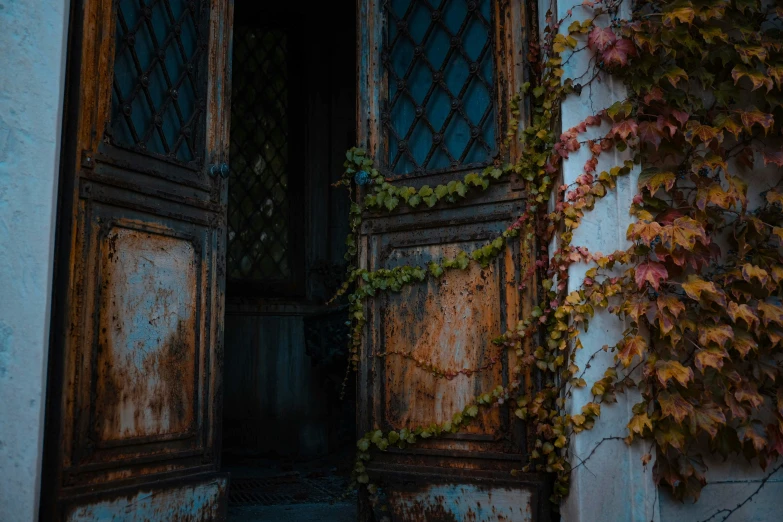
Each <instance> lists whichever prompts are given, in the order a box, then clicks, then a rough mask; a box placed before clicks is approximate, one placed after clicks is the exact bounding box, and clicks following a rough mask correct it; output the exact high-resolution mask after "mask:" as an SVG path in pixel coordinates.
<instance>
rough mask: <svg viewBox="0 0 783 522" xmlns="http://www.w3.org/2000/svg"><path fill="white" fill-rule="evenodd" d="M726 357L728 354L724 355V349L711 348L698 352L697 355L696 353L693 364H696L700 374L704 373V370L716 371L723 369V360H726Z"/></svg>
mask: <svg viewBox="0 0 783 522" xmlns="http://www.w3.org/2000/svg"><path fill="white" fill-rule="evenodd" d="M728 356H729V354H728V353H726V350H725V349H724V348H718V347H715V346H713V347H711V348H707V349H704V350H699V351H698V353H696V357H695V358H694V362H695V363H696V368H698V369H699V371H700V372H701V373H704V370H705V369H706V368H715V369H716V370H720V369H721V368H723V359H726V358H727V357H728Z"/></svg>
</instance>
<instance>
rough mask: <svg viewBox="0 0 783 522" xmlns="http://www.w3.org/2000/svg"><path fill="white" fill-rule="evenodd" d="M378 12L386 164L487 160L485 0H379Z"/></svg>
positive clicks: (401, 169)
mask: <svg viewBox="0 0 783 522" xmlns="http://www.w3.org/2000/svg"><path fill="white" fill-rule="evenodd" d="M384 13H385V15H386V19H387V28H388V29H387V33H386V41H385V44H384V50H383V53H382V56H381V60H382V62H383V64H384V68H385V71H386V76H387V83H388V100H387V103H386V106H385V109H384V110H383V112H382V115H381V121H382V124H383V128H384V132H385V138H386V143H387V147H388V161H389V164H388V168H389V170H390V171H391V172H393V173H395V174H406V173H417V174H419V173H423V172H424V171H432V170H442V169H448V168H457V167H465V166H470V167H474V166H478V165H485V164H487V163H488V160H489V159H490V158H491V156H492V154H493V152H494V150H495V148H496V139H495V134H496V130H495V125H496V122H495V119H496V118H495V104H494V93H495V90H494V71H493V38H492V34H493V31H492V8H491V2H490V0H385V2H384Z"/></svg>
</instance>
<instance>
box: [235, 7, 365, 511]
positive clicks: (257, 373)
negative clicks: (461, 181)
mask: <svg viewBox="0 0 783 522" xmlns="http://www.w3.org/2000/svg"><path fill="white" fill-rule="evenodd" d="M259 4H261V3H259V2H255V1H253V0H236V2H235V9H236V11H235V16H234V29H233V31H234V41H233V52H232V107H231V151H230V177H229V197H228V243H227V247H228V248H227V269H226V271H227V274H226V278H227V285H226V318H225V341H224V346H225V352H224V369H223V372H224V373H223V397H224V399H223V410H222V417H223V421H222V423H223V424H222V428H223V429H222V447H223V455H222V463H223V465H222V467H223V469H224V470H225V471H229V472H231V486H230V492H231V493H230V499H229V519H230V520H262V519H272V518H281V517H282V518H281V519H283V520H285V519H286V518H285V516H286V515H285V514H286V513H289V514H290V515H291V516H293V517H294V518H292V520H293V519H297V517H298V518H301V517H303V516H304V517H305V518H304V519H306V518H307V515H302V514H301V513H304V512H300V514H298V515H294V512H293V511H292V510H293V509H300V510H301V509H305V510H307V509H310V510H312V509H314V508H313V506H314V505H318V506H321V508H318V509H321V510H323V509H327V510H328V509H335V507H334V506H329V504H330V503H332V504H334V503H335V502H337V504H340V503H343V504H345V505H350V504H349V503H350V501H351V499H350V497H349V498H347V499H346V498H345V497H344V493H345V485H346V484H347V480H348V476H349V474H350V469H351V467H352V462H353V459H352V455H353V448H354V441H355V390H354V381H353V379H352V378H351V379H350V380H349V381H348V382H347V383H346V385H345V390H346V393H345V396H344V398H343V399H341V398H340V395H341V390H342V387H343V379H344V377H345V368H346V360H347V358H346V343H347V335H348V330H347V326H346V324H345V323H346V320H347V311H346V307H345V306H344V303H336V304H332V305H327V304H326V303H327V301H328V300H329V299H330V298H331V297H332V296H333V294H334V292H335V291H336V289H337V288H338V286H339V284H340V280H341V277H342V274H343V273H344V269H345V261H344V258H343V255H344V252H345V237H346V234H347V233H348V205H349V204H350V202H349V200H348V197H347V195H346V194H345V193H344V191H343V190H341V189H338V188H334V187H332V186H331V185H332V183H334V182H335V181H337V179H339V177H340V176H341V174H342V170H343V167H342V165H343V161H344V159H345V151H346V150H347V149H349V148H350V147H352V146H353V145H354V144H355V139H356V138H355V107H356V29H355V28H356V15H355V11H354V6H353V5H352V3H350V2H343V3H339V2H338V3H327V4H320V5H321V6H320V7H308V8H304V7H302V6H301V5H296V6H295V5H290V6H281V5H280V3H276V4H271V3H263V6H261V5H259ZM337 504H335V505H337ZM295 506H299V507H297V508H295ZM314 513H315V514H316V515H315V516H316V518H314V519H323V520H326V519H328V520H341V518H340V516H350V515H347V514H346V513H345V512H340V513H338V512H330V513H329V514H328V516H327V513H326V512H322V511H318V510H317V509H316V511H315V512H314ZM317 513H321V514H320V515H319V514H317ZM348 519H350V518H348Z"/></svg>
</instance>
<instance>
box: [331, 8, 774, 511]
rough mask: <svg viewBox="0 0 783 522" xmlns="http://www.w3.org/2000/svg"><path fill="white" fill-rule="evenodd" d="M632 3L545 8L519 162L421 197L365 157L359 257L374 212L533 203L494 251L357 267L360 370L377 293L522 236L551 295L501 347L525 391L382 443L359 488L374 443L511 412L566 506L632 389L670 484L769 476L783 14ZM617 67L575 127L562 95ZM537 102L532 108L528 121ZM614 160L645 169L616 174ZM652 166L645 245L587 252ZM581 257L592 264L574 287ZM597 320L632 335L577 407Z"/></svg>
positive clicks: (364, 449) (412, 438) (632, 234)
mask: <svg viewBox="0 0 783 522" xmlns="http://www.w3.org/2000/svg"><path fill="white" fill-rule="evenodd" d="M616 4H617V2H608V1H600V0H599V1H591V0H585V2H583V4H582V6H581V7H580V8H579V11H580V13H581V14H583V15H584V16H580V17H579V18H580V19H576V17H575V16H574V15H573V13H571V12H569V13H568V15H567V17H566V18H565V19H561V20H555V19H553V18H552V16H551V14H550V15H549V16H548V17H547V26H546V28H545V31H544V37H543V39H542V42H541V44H540V46H539V45H538V44H532V45H531V48H530V50H529V54H528V61H529V64H530V73H531V75H530V76H531V77H532V78H533V80H532V81H531V82H530V83H528V84H525V85H524V87H523V89H522V92H520V93H519V95H518V96H517V97H515V99H514V100H512V104H511V107H512V112H513V118H512V121H511V122H510V125H509V129H510V130H509V132H508V133H507V136H506V143H505V145H506V146H507V145H508V143H509V142H510V141H511V140H519V141H520V144H521V147H520V150H521V152H520V154H519V157H518V158H517V159H515V160H514V161H513V162H510V163H508V164H505V165H500V164H499V163H497V162H496V164H495V165H493V166H491V167H489V168H487V169H486V170H484V171H483V172H481V173H472V174H469V175H467V176H465V177H464V178H463V179H462V180H460V181H451V182H449V183H448V184H445V185H439V186H437V187H434V188H431V187H427V186H425V187H421V188H419V189H415V188H412V187H404V186H400V185H398V184H396V183H391V182H390V181H389V180H386V179H384V178H383V177H382V176H381V174H380V173H379V172H378V171H377V170H376V169H375V168H374V167H373V162H372V160H371V159H370V158H369V157H368V156H367V154H366V153H365V151H363V150H361V149H352V150H351V151H349V152H348V154H347V159H346V163H345V167H346V170H345V177H344V178H343V180H342V181H341V182H340V184H341V185H344V186H346V187H347V188H348V189H349V190H351V187H352V185H353V184H354V183H355V184H359V185H363V186H365V187H366V190H365V194H364V197H363V198H362V199H361V201H360V202H356V203H354V204H353V205H352V207H351V230H352V233H351V236H350V237H349V239H348V247H349V249H348V254H347V258H348V259H349V260H355V258H356V254H357V243H356V238H357V235H358V233H359V227H360V225H361V220H362V215H363V214H364V213H365V212H367V211H374V212H380V211H385V212H394V211H395V210H396V209H398V208H399V207H401V206H408V207H410V208H416V207H417V206H420V205H427V206H430V207H432V206H434V205H436V204H438V203H439V202H444V203H446V204H448V203H458V202H459V201H461V200H462V199H464V198H467V197H471V195H472V194H473V193H474V192H477V191H482V190H486V189H487V187H488V186H489V185H490V184H491V183H493V182H494V181H495V180H498V179H501V178H502V177H503V176H506V175H508V174H510V173H512V172H513V173H516V174H517V175H518V176H519V178H520V179H521V180H522V181H523V183H524V194H525V195H526V196H525V197H526V198H527V201H526V203H527V205H526V212H525V214H523V215H522V216H510V223H511V224H510V226H509V227H508V229H507V230H506V231H505V232H503V234H502V235H500V236H499V237H497V238H496V239H494V240H493V241H491V242H489V243H488V244H486V245H485V246H483V247H481V248H479V249H477V250H474V251H470V252H468V251H464V252H460V253H459V254H458V255H456V256H455V257H453V258H448V259H444V260H442V261H440V262H434V263H431V264H429V265H427V266H402V267H397V268H394V269H391V270H386V269H380V270H375V271H369V270H366V269H360V268H357V267H356V263H353V265H352V266H351V267H350V268H349V271H348V274H347V278H346V282H345V284H344V285H343V287H342V289H341V290H340V292H339V294H340V295H344V294H347V296H348V301H349V303H350V309H351V323H352V334H351V364H352V365H353V366H354V367H355V366H356V364H357V363H358V361H359V354H360V352H359V347H360V343H361V335H362V331H363V329H364V328H365V318H364V315H363V309H364V303H365V301H366V300H367V299H370V298H373V297H375V296H376V295H377V294H378V293H379V292H384V291H400V290H401V289H402V288H403V287H404V286H406V285H410V284H417V283H421V282H422V281H425V280H426V279H427V278H430V277H435V278H438V277H444V276H445V274H446V272H448V271H449V270H454V269H461V270H464V269H466V268H468V267H469V265H470V264H471V263H479V264H480V265H481V266H488V265H489V264H490V263H491V262H492V261H493V260H494V259H495V258H496V257H497V256H498V255H499V254H500V253H501V252H502V251H503V250H504V248H505V247H506V245H507V244H508V242H509V240H510V239H511V238H516V237H519V236H520V235H521V239H522V240H523V241H525V242H526V244H528V245H538V246H537V247H536V248H538V249H539V250H538V251H533V252H532V253H531V256H530V259H529V261H530V262H529V263H528V264H529V266H527V267H525V270H523V271H522V272H523V274H524V276H523V281H520V282H519V283H520V286H521V287H523V288H524V287H525V286H526V285H528V284H530V282H531V281H532V280H533V278H534V277H536V280H537V281H539V282H540V284H541V286H542V287H543V290H544V292H543V294H542V295H539V299H540V302H539V303H538V304H537V306H535V307H534V308H533V309H532V312H531V313H530V314H529V316H528V317H523V318H522V319H521V320H520V322H519V323H518V325H516V327H515V328H514V329H513V330H511V331H509V332H506V333H504V334H503V335H501V336H500V337H499V338H497V339H495V340H494V343H495V345H496V346H497V347H498V348H499V349H506V350H514V351H515V352H516V354H517V355H518V360H519V365H518V366H517V367H516V368H513V369H512V370H513V372H512V373H513V375H512V376H511V379H510V384H509V385H508V386H506V387H503V386H500V385H499V386H497V387H495V388H494V389H493V390H491V391H487V393H483V394H481V395H479V396H477V397H476V398H475V400H474V401H473V402H472V403H471V404H469V405H468V406H466V407H465V408H464V409H463V410H462V411H459V412H455V413H454V415H453V417H452V419H451V420H450V421H448V422H446V423H442V424H436V423H432V424H430V425H427V426H412V427H408V428H404V429H401V430H396V431H391V432H388V433H384V432H382V431H381V430H376V431H372V432H369V433H367V434H366V435H365V436H364V437H363V438H361V439H360V440H359V441H358V443H357V448H358V458H357V464H356V467H355V470H354V471H355V478H356V481H357V482H359V483H363V484H368V483H369V477H368V476H367V474H366V472H365V465H364V462H366V461H367V460H368V459H369V458H370V451H371V448H373V447H375V448H376V449H377V450H381V451H383V450H385V449H386V448H388V447H389V446H390V445H397V446H399V447H405V446H406V445H410V444H414V443H415V442H416V441H417V440H420V439H426V438H430V437H437V436H440V435H442V434H443V433H453V432H456V431H458V430H460V429H462V428H464V427H465V426H466V425H467V424H469V423H470V422H471V421H472V420H473V419H475V418H476V417H477V416H478V414H479V411H480V410H481V409H483V408H488V407H491V406H493V405H496V404H499V403H504V402H509V403H510V404H513V408H514V411H515V413H516V415H517V416H518V417H520V418H521V419H524V420H525V421H526V422H528V424H529V425H530V426H531V431H532V433H533V434H534V437H533V440H532V442H531V447H530V448H529V454H530V459H529V463H528V464H527V466H525V468H523V471H540V472H548V473H553V474H554V475H555V476H556V484H555V489H554V495H553V500H554V501H557V500H559V499H560V498H562V497H563V496H564V495H566V494H567V493H568V485H569V479H570V475H571V471H572V469H571V465H570V463H569V462H570V456H569V440H570V438H571V437H573V436H575V435H577V434H578V433H580V432H582V431H584V430H589V429H591V428H592V427H593V426H594V425H595V423H596V422H598V420H599V418H600V415H601V409H602V407H604V406H605V405H607V404H611V403H613V402H615V401H616V398H617V396H618V395H619V394H622V393H624V392H626V391H628V390H630V389H633V390H636V391H638V394H639V396H640V397H641V400H640V401H639V402H638V403H637V404H635V405H634V407H633V416H632V417H631V418H630V419H629V420H628V424H627V430H628V433H627V438H626V441H627V442H628V443H631V442H633V441H635V440H637V439H642V440H646V441H648V442H649V443H650V444H651V446H652V448H654V451H651V452H650V453H648V454H646V455H645V456H644V458H643V461H642V462H641V463H640V465H647V464H648V462H650V460H652V458H653V454H654V456H655V464H654V476H655V480H656V481H657V482H658V483H660V484H661V485H664V486H666V487H667V488H668V489H669V490H670V491H671V492H672V493H673V494H674V495H675V496H676V497H677V498H680V499H685V498H694V499H696V498H698V496H699V493H700V491H701V489H702V488H703V487H704V485H705V484H706V478H705V475H704V473H705V471H706V465H705V462H704V459H703V457H702V455H703V454H704V453H705V452H709V453H715V454H720V455H723V456H724V457H728V456H730V455H742V456H744V457H745V458H746V459H748V460H749V461H753V462H756V463H757V464H758V465H760V466H761V467H762V468H765V467H767V465H768V464H769V463H771V462H773V461H775V460H776V459H778V458H779V457H780V456H781V455H783V375H782V374H781V368H783V364H782V363H783V306H782V305H781V301H780V299H781V297H782V296H783V294H782V288H781V282H783V261H782V260H781V247H783V188H781V184H782V182H783V178H781V167H783V152H781V136H783V125H781V122H783V8H781V7H779V6H778V5H777V4H776V3H773V2H760V1H756V0H676V1H674V2H671V1H664V0H640V1H636V2H634V3H633V6H632V10H631V14H630V17H629V18H628V19H624V18H620V17H619V14H618V12H617V9H616V8H617V5H616ZM520 30H521V29H520ZM577 56H581V58H582V59H583V60H585V61H589V67H588V70H587V72H585V73H584V74H583V75H582V76H580V77H578V78H568V77H567V75H566V67H567V65H568V64H569V62H570V61H571V60H575V58H574V57H577ZM610 76H611V77H613V78H615V79H618V80H621V81H622V82H624V84H625V85H626V86H627V92H628V96H627V98H626V99H624V100H621V101H618V102H617V103H615V104H613V105H612V106H611V107H608V108H606V109H603V110H600V111H598V112H596V113H595V114H594V115H592V116H590V117H588V118H586V119H585V120H584V121H582V122H581V123H579V124H578V125H576V126H574V127H573V128H570V129H567V130H565V131H564V132H559V131H558V130H557V127H558V124H559V120H560V118H559V116H560V112H559V111H560V105H561V103H562V102H563V100H564V99H565V98H566V97H567V96H588V97H589V95H590V92H591V90H592V89H593V87H594V85H596V84H598V83H600V82H603V81H606V79H607V78H608V77H610ZM524 98H527V99H528V100H530V104H529V105H530V108H529V115H528V116H527V121H525V122H523V123H524V124H523V125H521V127H522V128H521V129H520V125H519V124H520V121H519V119H520V118H521V116H520V111H519V107H520V100H522V99H524ZM583 149H586V150H588V151H589V159H588V160H587V161H586V162H585V164H584V166H583V170H582V174H581V175H580V176H578V177H577V178H576V180H575V182H574V183H573V184H571V185H568V186H566V185H560V186H559V187H555V188H553V183H554V180H555V179H556V178H557V177H558V175H559V172H560V169H561V166H562V164H563V161H564V160H566V159H568V158H570V157H571V156H572V155H573V154H574V153H575V152H577V151H580V150H583ZM609 151H618V152H622V153H624V154H625V155H626V157H627V158H628V159H627V160H625V161H623V163H621V164H620V165H616V166H613V167H611V168H607V169H606V170H602V171H600V172H599V171H598V164H599V159H601V158H602V156H603V157H604V158H605V157H606V156H605V155H604V154H605V153H606V152H609ZM571 161H575V159H573V158H572V159H571ZM634 169H641V174H640V175H639V182H638V194H637V195H636V196H635V197H634V199H633V202H632V205H631V206H630V208H629V211H630V213H631V215H632V216H633V217H634V219H635V221H634V222H633V223H632V224H631V226H630V227H629V228H628V231H627V238H628V240H629V247H628V248H626V249H623V250H619V251H616V252H613V253H610V254H603V253H600V252H590V251H589V250H588V249H586V248H585V247H583V246H579V245H575V244H574V243H573V238H574V231H575V230H576V229H577V228H578V227H579V225H580V223H581V221H582V219H583V217H584V215H585V213H586V212H589V211H590V210H591V209H593V208H594V206H595V205H596V203H597V202H598V201H599V200H600V199H601V198H603V197H605V196H606V195H607V194H609V193H610V192H611V191H612V190H614V189H615V185H616V180H617V178H618V177H621V176H625V175H628V174H629V173H631V172H632V171H633V170H634ZM550 199H552V200H553V203H552V204H551V207H548V204H550ZM553 239H554V240H556V243H555V244H556V247H555V248H554V250H553V251H549V252H547V251H546V245H549V244H550V242H551V241H552V240H553ZM576 263H587V264H590V265H591V267H590V268H589V269H588V270H587V272H586V276H585V278H584V280H583V281H582V282H581V285H580V286H579V288H578V290H575V291H572V292H568V291H567V286H566V285H567V278H568V272H569V267H571V266H572V265H574V264H576ZM536 272H537V273H536ZM597 309H601V310H606V311H607V312H608V313H610V314H613V315H615V316H617V317H618V319H621V320H623V321H625V324H626V325H627V326H628V327H627V328H626V330H625V331H624V332H623V335H622V338H621V339H620V340H619V341H618V342H617V343H616V344H614V345H612V346H604V347H602V348H601V349H599V351H598V352H596V354H597V353H600V351H601V350H603V351H607V352H611V353H613V354H614V364H612V365H611V366H609V367H607V368H605V369H604V373H603V377H602V378H601V379H599V380H597V381H595V382H593V383H592V385H591V388H590V392H591V394H592V396H593V400H592V401H590V402H589V403H587V404H586V405H585V406H584V407H583V408H582V409H581V412H580V413H578V414H569V413H567V410H566V408H565V406H566V401H568V399H569V397H570V396H571V393H572V392H573V390H574V389H576V388H585V387H586V386H587V385H588V383H587V382H586V380H585V379H584V372H585V368H581V367H579V366H578V365H577V364H576V361H577V358H576V354H577V352H578V351H579V350H581V349H582V343H581V341H580V333H581V332H583V331H586V330H587V328H588V325H589V321H590V320H591V319H592V318H593V316H594V315H595V313H596V310H597ZM596 354H593V355H592V356H591V357H590V358H589V362H588V365H589V363H590V362H592V361H593V359H594V358H595V355H596ZM381 356H401V357H407V358H410V359H412V360H413V362H414V364H416V366H417V367H419V368H421V369H422V370H423V371H427V372H429V373H431V374H433V375H435V376H436V377H438V378H447V379H452V378H456V377H458V374H456V373H454V372H449V371H447V370H446V369H442V368H437V367H435V366H434V365H432V364H431V363H429V362H428V361H425V360H417V359H415V358H413V357H412V356H410V355H408V354H404V353H397V352H388V353H386V354H381ZM530 368H537V369H538V370H539V371H540V372H541V374H542V376H543V379H542V383H541V385H540V386H539V387H538V388H537V389H535V390H532V391H530V390H528V389H527V387H525V386H522V385H521V383H522V380H523V379H522V375H523V374H524V372H525V371H526V370H527V369H530ZM486 369H487V368H486V367H482V368H475V369H470V370H469V372H471V373H472V372H474V371H483V370H486ZM369 487H370V489H371V491H374V486H372V485H369Z"/></svg>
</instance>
